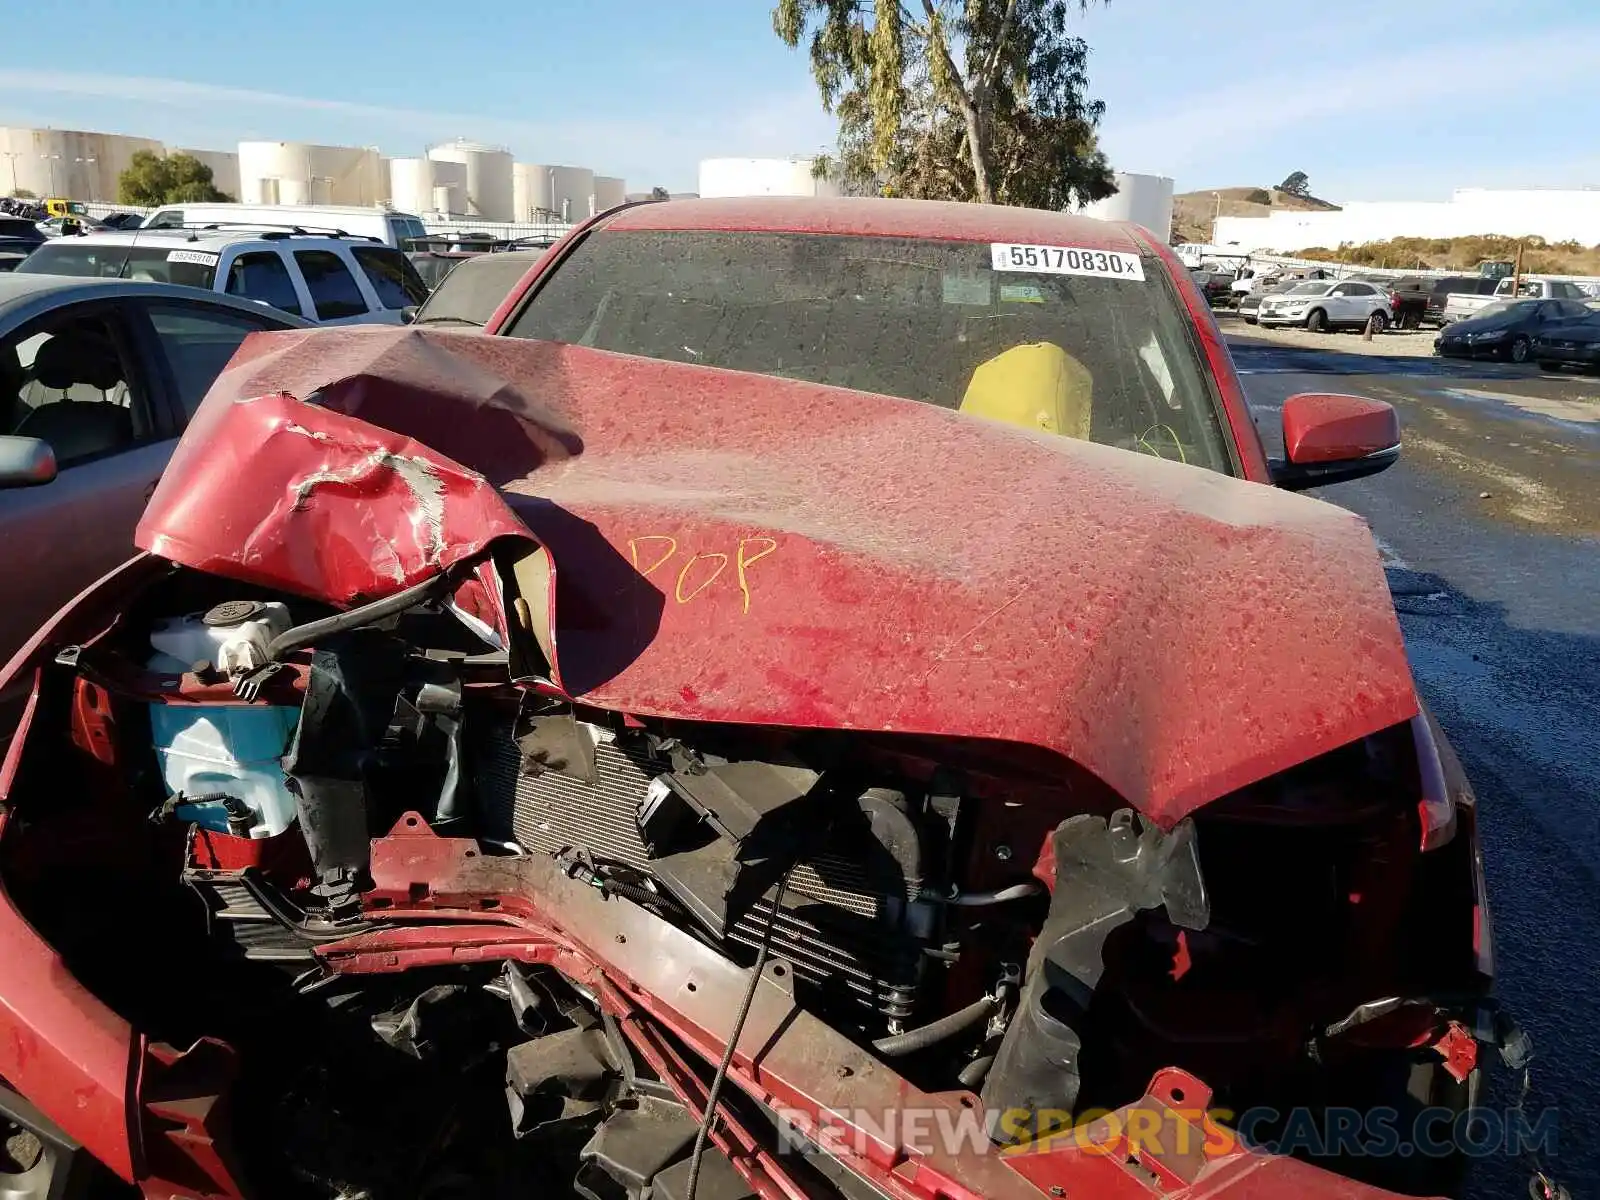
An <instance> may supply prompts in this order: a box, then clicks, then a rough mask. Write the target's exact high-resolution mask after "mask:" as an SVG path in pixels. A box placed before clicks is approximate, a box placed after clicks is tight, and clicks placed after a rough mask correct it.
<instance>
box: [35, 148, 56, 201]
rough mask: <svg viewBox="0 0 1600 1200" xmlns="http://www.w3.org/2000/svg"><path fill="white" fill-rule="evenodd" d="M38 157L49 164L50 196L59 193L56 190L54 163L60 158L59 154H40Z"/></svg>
mask: <svg viewBox="0 0 1600 1200" xmlns="http://www.w3.org/2000/svg"><path fill="white" fill-rule="evenodd" d="M39 157H40V158H42V159H44V160H45V161H47V162H48V163H49V164H50V194H51V195H52V196H55V195H58V194H59V193H58V192H57V190H56V163H57V162H59V161H60V160H61V155H59V154H41V155H39Z"/></svg>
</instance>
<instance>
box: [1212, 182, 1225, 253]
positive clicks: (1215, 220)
mask: <svg viewBox="0 0 1600 1200" xmlns="http://www.w3.org/2000/svg"><path fill="white" fill-rule="evenodd" d="M1211 195H1212V197H1213V198H1214V199H1215V200H1216V202H1217V211H1216V215H1215V216H1213V217H1212V218H1211V240H1212V241H1213V242H1215V241H1216V240H1217V223H1218V222H1219V221H1221V220H1222V193H1221V192H1212V193H1211Z"/></svg>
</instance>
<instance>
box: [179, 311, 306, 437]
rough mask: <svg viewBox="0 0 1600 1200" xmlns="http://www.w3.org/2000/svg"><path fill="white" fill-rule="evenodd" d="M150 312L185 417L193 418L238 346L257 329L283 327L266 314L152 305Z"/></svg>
mask: <svg viewBox="0 0 1600 1200" xmlns="http://www.w3.org/2000/svg"><path fill="white" fill-rule="evenodd" d="M148 311H149V314H150V323H151V324H152V325H153V326H155V331H156V338H157V340H158V341H160V343H161V349H162V352H163V353H164V354H165V355H166V359H167V364H168V366H170V367H171V369H172V378H173V380H174V382H175V383H176V384H177V388H178V402H179V403H180V404H181V405H182V406H183V413H184V417H185V418H188V417H192V416H194V412H195V409H197V408H198V407H199V406H200V401H201V400H203V399H205V394H206V392H207V391H208V390H210V388H211V384H212V382H213V381H214V380H215V379H216V377H217V376H218V375H220V374H222V369H223V368H224V367H225V366H227V365H228V360H229V359H230V358H232V357H233V352H234V351H235V350H237V349H238V348H239V343H241V342H243V341H244V339H245V338H247V337H249V336H250V335H251V334H252V333H255V332H257V331H258V330H262V329H276V328H281V326H280V325H279V324H278V323H277V322H276V321H273V320H271V319H270V318H268V317H266V316H265V314H263V316H262V317H261V318H253V317H247V316H246V315H245V314H243V313H234V312H222V311H217V310H211V309H204V308H198V307H192V306H189V305H176V304H151V305H150V306H149V309H148Z"/></svg>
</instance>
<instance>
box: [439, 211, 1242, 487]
mask: <svg viewBox="0 0 1600 1200" xmlns="http://www.w3.org/2000/svg"><path fill="white" fill-rule="evenodd" d="M1060 252H1061V253H1062V255H1063V257H1064V256H1065V255H1066V254H1071V255H1073V256H1075V257H1077V258H1078V260H1079V262H1080V263H1083V262H1088V264H1089V266H1088V268H1087V269H1088V270H1092V271H1098V272H1101V274H1097V275H1068V274H1056V273H1054V272H1053V271H1051V270H1050V267H1051V266H1053V265H1054V264H1052V263H1046V262H1041V261H1037V260H1036V261H1035V262H1034V263H1033V264H1031V265H1029V264H1025V263H1018V262H1015V261H1012V262H1010V263H1007V264H1005V269H1003V270H998V271H997V270H995V269H994V265H993V256H992V254H991V249H990V247H989V246H988V245H986V244H982V243H971V242H954V241H944V240H939V239H933V238H893V237H871V236H840V235H829V234H799V233H757V232H735V231H711V230H628V231H615V232H612V231H601V232H598V233H596V234H593V235H591V236H590V237H588V238H586V239H584V241H583V242H582V243H580V244H579V245H578V246H577V247H576V248H575V249H574V252H573V253H572V254H571V255H570V256H569V257H568V258H566V259H565V260H564V261H563V262H562V263H561V265H560V266H559V267H557V268H556V269H555V270H554V271H553V272H551V273H549V274H548V275H547V276H546V277H545V278H544V281H543V283H542V284H541V286H540V287H539V288H538V290H537V291H536V292H535V293H534V294H533V296H532V297H531V299H530V300H529V302H528V303H527V304H526V305H525V306H524V307H523V308H522V310H521V312H520V313H518V314H517V316H516V317H515V319H514V320H513V321H512V322H511V324H510V326H509V328H508V330H507V332H508V333H509V334H510V335H511V336H514V337H525V338H535V339H540V340H545V341H554V342H565V343H569V344H576V345H582V346H589V347H593V348H595V349H598V350H605V351H611V352H614V353H619V354H629V355H637V356H642V357H646V358H652V359H659V360H665V361H670V362H678V363H693V364H697V365H700V366H706V367H718V368H722V369H724V370H730V371H741V372H749V373H754V374H761V375H768V376H775V377H779V378H785V379H793V380H803V381H806V382H810V383H816V384H824V385H831V386H835V387H844V388H854V389H857V390H859V391H864V392H874V393H877V394H879V395H885V396H894V397H900V398H903V399H907V400H914V401H918V402H920V403H925V404H932V405H936V406H938V407H941V408H946V409H953V410H956V411H959V412H961V413H962V414H964V415H965V416H967V417H969V418H972V419H981V418H988V419H992V420H1002V421H1010V422H1018V423H1024V424H1026V425H1027V426H1028V427H1029V428H1031V429H1035V430H1038V429H1048V430H1053V431H1054V432H1055V433H1057V434H1058V435H1064V436H1070V437H1075V438H1081V439H1085V440H1088V441H1093V442H1098V443H1100V444H1102V445H1109V446H1118V447H1121V448H1124V449H1128V450H1133V451H1136V452H1138V453H1143V454H1151V455H1156V456H1159V457H1162V458H1169V459H1172V460H1175V461H1182V462H1186V463H1188V464H1190V465H1194V466H1201V467H1208V468H1210V469H1212V470H1216V471H1222V472H1228V471H1229V470H1230V458H1229V454H1228V443H1227V441H1226V440H1225V436H1226V435H1225V434H1224V432H1223V429H1222V425H1221V412H1220V405H1219V400H1218V398H1217V397H1216V395H1215V392H1214V389H1213V386H1212V384H1211V375H1210V372H1209V370H1208V369H1207V367H1206V365H1205V361H1204V358H1203V356H1202V354H1201V352H1200V350H1199V348H1198V343H1197V341H1196V338H1195V335H1194V329H1193V325H1192V323H1191V322H1190V320H1189V318H1188V317H1187V316H1186V315H1185V314H1184V312H1183V310H1182V308H1181V306H1180V304H1179V301H1178V298H1177V295H1176V292H1175V290H1174V288H1173V286H1172V283H1171V281H1170V280H1169V277H1168V275H1167V272H1166V269H1165V267H1164V266H1163V265H1162V264H1161V263H1160V261H1159V260H1158V259H1156V258H1154V257H1153V256H1152V257H1147V258H1144V259H1143V262H1142V272H1143V276H1144V278H1143V279H1142V280H1140V279H1134V278H1131V277H1130V275H1129V273H1128V272H1127V269H1126V268H1125V267H1124V266H1121V265H1117V266H1113V265H1111V264H1112V263H1113V262H1119V260H1116V259H1113V258H1112V256H1111V255H1110V254H1109V252H1106V251H1097V250H1088V249H1071V250H1068V249H1066V248H1062V250H1061V251H1060ZM504 257H506V256H503V255H486V256H484V257H483V258H481V259H478V260H475V261H473V262H468V263H466V264H463V265H462V266H461V267H458V268H457V269H456V270H455V271H454V272H452V273H451V274H450V275H449V276H447V277H446V279H445V282H444V283H443V284H442V285H441V287H440V288H439V290H438V291H437V292H435V293H434V296H433V298H432V299H431V300H430V301H429V304H428V306H427V307H426V308H425V309H424V311H423V313H422V314H421V315H420V316H419V320H420V319H421V317H425V316H428V315H429V314H430V312H431V310H432V309H433V307H434V305H435V304H436V303H437V302H439V300H440V298H441V297H442V296H444V294H445V293H446V292H447V291H449V290H451V287H452V285H453V284H455V283H456V282H457V281H458V280H462V279H464V278H467V276H464V275H463V272H469V271H470V269H471V268H473V267H476V266H478V264H483V265H484V266H486V267H490V268H491V269H492V267H493V266H494V265H495V260H496V259H500V258H504ZM510 286H514V284H512V283H510V282H509V281H505V282H503V283H502V285H501V289H502V290H501V292H500V295H501V296H502V297H503V296H504V295H505V292H506V290H508V289H509V287H510ZM477 311H479V312H482V311H484V310H483V307H482V306H481V305H480V306H478V309H477ZM490 311H492V309H491V310H490Z"/></svg>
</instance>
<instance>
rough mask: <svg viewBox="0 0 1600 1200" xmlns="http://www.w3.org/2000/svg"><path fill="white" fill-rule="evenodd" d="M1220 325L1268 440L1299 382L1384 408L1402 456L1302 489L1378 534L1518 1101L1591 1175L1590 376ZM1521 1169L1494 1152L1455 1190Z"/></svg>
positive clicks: (1596, 1063) (1582, 1192)
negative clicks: (1474, 845) (1434, 733)
mask: <svg viewBox="0 0 1600 1200" xmlns="http://www.w3.org/2000/svg"><path fill="white" fill-rule="evenodd" d="M1224 329H1225V331H1226V332H1227V333H1228V335H1229V343H1230V346H1231V347H1232V350H1233V356H1234V361H1235V363H1236V364H1237V366H1238V367H1239V369H1240V371H1241V372H1242V373H1243V375H1244V383H1245V388H1246V392H1247V393H1248V395H1249V398H1250V403H1251V407H1252V410H1253V411H1254V413H1255V415H1256V420H1257V423H1258V425H1259V427H1260V429H1261V432H1262V435H1263V437H1264V438H1265V440H1266V441H1267V444H1268V447H1269V452H1274V453H1276V452H1277V450H1278V448H1280V447H1281V436H1280V421H1281V416H1280V410H1281V407H1282V404H1283V401H1284V400H1285V399H1286V398H1287V397H1289V396H1291V395H1293V394H1295V393H1297V392H1307V391H1338V392H1352V393H1356V394H1358V395H1365V396H1371V397H1373V398H1375V399H1380V400H1387V401H1389V402H1390V403H1392V404H1393V405H1394V406H1395V407H1396V409H1397V410H1398V411H1399V414H1400V422H1401V429H1402V438H1403V450H1402V452H1401V459H1400V462H1399V463H1398V464H1396V465H1395V466H1394V467H1392V468H1390V469H1389V470H1388V471H1387V472H1385V473H1384V474H1382V475H1378V476H1375V477H1373V478H1371V479H1367V480H1361V481H1359V482H1356V483H1349V484H1339V485H1335V486H1333V487H1329V488H1324V489H1321V490H1320V491H1319V492H1316V493H1313V494H1314V495H1320V496H1321V497H1322V498H1323V499H1325V500H1329V501H1331V502H1333V503H1335V504H1339V505H1342V506H1344V507H1346V508H1349V509H1351V510H1353V511H1355V512H1357V513H1360V514H1361V515H1362V516H1364V517H1365V518H1366V519H1367V520H1368V521H1369V522H1370V523H1371V525H1372V529H1373V533H1374V534H1375V535H1376V537H1377V538H1378V541H1379V547H1380V549H1381V550H1382V552H1383V554H1384V557H1385V561H1386V564H1387V568H1388V573H1389V581H1390V586H1391V589H1392V590H1393V592H1394V595H1395V604H1396V608H1397V609H1398V610H1399V613H1400V623H1401V626H1402V627H1403V629H1404V631H1405V636H1406V646H1407V651H1408V653H1409V655H1410V658H1411V663H1412V667H1413V670H1414V672H1415V674H1416V677H1417V681H1418V686H1419V688H1420V689H1421V691H1422V694H1423V697H1424V699H1425V701H1426V702H1427V704H1428V705H1429V706H1430V707H1431V708H1432V709H1433V711H1434V712H1435V714H1436V715H1437V716H1438V718H1439V720H1440V722H1441V724H1442V725H1443V726H1444V729H1445V732H1446V734H1447V735H1448V736H1449V738H1450V740H1451V742H1452V744H1453V745H1454V746H1455V748H1456V750H1457V751H1458V752H1459V754H1460V756H1461V759H1462V761H1463V763H1464V764H1465V766H1466V769H1467V772H1468V774H1469V775H1470V777H1471V779H1472V782H1473V785H1474V788H1475V790H1476V792H1477V795H1478V799H1479V810H1480V814H1481V817H1480V819H1481V823H1482V828H1483V842H1484V854H1485V868H1486V871H1487V875H1488V883H1489V892H1490V904H1491V909H1492V912H1493V916H1494V924H1495V952H1496V958H1497V967H1498V986H1497V991H1498V993H1499V995H1500V996H1501V998H1502V1000H1503V1001H1505V1002H1506V1003H1507V1004H1508V1005H1509V1007H1510V1009H1511V1011H1512V1012H1513V1013H1515V1014H1516V1016H1517V1018H1518V1019H1519V1020H1520V1021H1521V1022H1522V1024H1523V1025H1524V1027H1525V1028H1526V1029H1527V1030H1528V1031H1529V1033H1530V1034H1531V1035H1532V1038H1533V1042H1534V1046H1535V1049H1536V1052H1537V1055H1538V1057H1537V1058H1536V1060H1535V1062H1534V1066H1533V1084H1534V1091H1533V1097H1532V1100H1531V1101H1530V1108H1539V1107H1543V1106H1546V1105H1554V1106H1556V1107H1557V1108H1558V1109H1559V1111H1560V1118H1559V1129H1560V1139H1559V1143H1558V1154H1557V1156H1556V1158H1555V1160H1554V1163H1553V1164H1552V1165H1553V1167H1554V1168H1555V1169H1554V1174H1555V1175H1556V1176H1557V1178H1558V1179H1560V1181H1561V1182H1562V1183H1564V1184H1565V1185H1566V1186H1567V1187H1568V1188H1569V1190H1570V1191H1571V1194H1572V1195H1573V1196H1574V1197H1586V1196H1600V1005H1597V1003H1596V995H1597V992H1600V879H1597V868H1600V377H1595V376H1576V375H1565V374H1563V375H1555V376H1552V375H1543V374H1541V373H1540V372H1539V371H1538V369H1537V368H1535V367H1531V366H1529V367H1518V366H1513V365H1511V364H1509V363H1492V362H1462V361H1450V360H1440V359H1433V358H1419V357H1415V356H1414V354H1402V353H1396V352H1387V353H1386V351H1385V349H1384V339H1383V337H1382V336H1380V337H1379V338H1377V339H1375V340H1374V341H1373V342H1371V343H1363V342H1362V341H1361V339H1360V338H1359V336H1358V335H1354V334H1344V335H1338V334H1335V335H1327V336H1326V339H1325V345H1318V346H1317V347H1315V348H1307V347H1305V346H1304V345H1303V344H1297V345H1285V344H1282V343H1281V342H1277V343H1275V342H1272V341H1269V340H1263V338H1261V337H1260V336H1258V335H1257V334H1256V332H1255V331H1254V330H1251V329H1250V328H1249V327H1248V326H1245V325H1243V324H1242V323H1237V322H1229V321H1227V320H1225V321H1224ZM1297 340H1298V339H1297ZM1498 1074H1499V1076H1500V1077H1499V1078H1498V1079H1493V1080H1492V1081H1491V1086H1490V1090H1489V1092H1488V1094H1487V1100H1488V1102H1489V1103H1490V1104H1492V1105H1495V1106H1497V1107H1500V1108H1502V1109H1503V1108H1504V1106H1505V1105H1506V1104H1507V1103H1509V1101H1510V1098H1511V1097H1510V1094H1509V1085H1510V1081H1509V1080H1508V1079H1507V1078H1506V1077H1505V1075H1506V1073H1505V1072H1503V1071H1501V1072H1499V1073H1498ZM1526 1188H1527V1174H1526V1171H1525V1170H1523V1169H1522V1168H1521V1167H1520V1166H1519V1165H1518V1164H1515V1163H1512V1162H1507V1161H1505V1160H1503V1159H1495V1158H1491V1159H1487V1160H1484V1161H1482V1162H1479V1163H1477V1164H1476V1165H1475V1166H1474V1169H1473V1172H1472V1174H1471V1176H1470V1182H1469V1185H1468V1189H1467V1191H1466V1193H1465V1194H1466V1195H1467V1196H1468V1197H1472V1198H1473V1200H1491V1198H1495V1200H1500V1198H1509V1197H1522V1196H1525V1195H1527V1194H1528V1193H1527V1191H1526Z"/></svg>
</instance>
